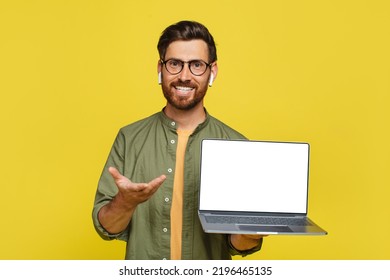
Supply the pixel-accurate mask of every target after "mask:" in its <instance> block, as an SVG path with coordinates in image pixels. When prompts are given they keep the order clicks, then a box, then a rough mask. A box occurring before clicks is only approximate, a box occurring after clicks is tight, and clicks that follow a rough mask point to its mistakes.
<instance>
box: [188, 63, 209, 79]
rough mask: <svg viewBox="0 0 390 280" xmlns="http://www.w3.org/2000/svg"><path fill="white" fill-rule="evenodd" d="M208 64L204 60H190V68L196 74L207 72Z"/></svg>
mask: <svg viewBox="0 0 390 280" xmlns="http://www.w3.org/2000/svg"><path fill="white" fill-rule="evenodd" d="M206 69H207V64H206V62H204V61H202V60H193V61H191V62H190V70H191V72H192V74H194V75H197V76H199V75H202V74H203V73H204V72H206Z"/></svg>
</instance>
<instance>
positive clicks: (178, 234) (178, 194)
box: [171, 130, 192, 260]
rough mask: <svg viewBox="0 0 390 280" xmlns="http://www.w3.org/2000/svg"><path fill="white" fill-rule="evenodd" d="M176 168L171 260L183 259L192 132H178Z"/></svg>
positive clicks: (172, 209)
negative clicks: (187, 164) (186, 172)
mask: <svg viewBox="0 0 390 280" xmlns="http://www.w3.org/2000/svg"><path fill="white" fill-rule="evenodd" d="M177 134H178V139H177V148H176V167H175V177H174V182H173V196H172V206H171V260H180V259H181V241H182V229H183V192H184V157H185V152H186V147H187V142H188V138H189V136H190V135H191V134H192V131H188V130H177Z"/></svg>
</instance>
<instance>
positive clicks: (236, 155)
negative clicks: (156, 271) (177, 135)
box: [199, 139, 327, 235]
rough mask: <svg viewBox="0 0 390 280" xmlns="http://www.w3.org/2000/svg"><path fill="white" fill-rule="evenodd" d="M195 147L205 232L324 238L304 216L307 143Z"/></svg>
mask: <svg viewBox="0 0 390 280" xmlns="http://www.w3.org/2000/svg"><path fill="white" fill-rule="evenodd" d="M201 145H202V146H201V178H200V199H199V218H200V221H201V223H202V227H203V230H204V231H205V232H208V233H240V234H265V235H271V234H311V235H323V234H327V232H326V231H325V230H323V229H321V228H320V227H319V226H317V225H316V224H315V223H314V222H313V221H311V220H310V219H309V218H308V217H307V208H308V206H307V201H308V175H309V147H310V146H309V144H308V143H296V142H270V141H249V140H226V139H205V140H203V141H202V144H201Z"/></svg>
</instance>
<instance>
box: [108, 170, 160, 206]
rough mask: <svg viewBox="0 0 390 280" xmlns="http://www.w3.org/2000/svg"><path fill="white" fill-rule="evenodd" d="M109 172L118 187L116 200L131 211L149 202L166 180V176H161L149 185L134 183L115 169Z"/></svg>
mask: <svg viewBox="0 0 390 280" xmlns="http://www.w3.org/2000/svg"><path fill="white" fill-rule="evenodd" d="M108 172H110V174H111V176H112V178H114V180H115V184H116V186H117V187H118V194H117V197H116V199H120V200H121V203H123V206H124V207H127V208H129V209H131V208H135V207H136V206H137V205H138V204H140V203H142V202H144V201H146V200H148V199H149V198H150V197H151V196H152V195H153V194H154V193H155V192H156V191H157V190H158V188H159V187H160V186H161V185H162V183H163V182H164V181H165V179H166V176H165V175H161V176H160V177H157V178H155V179H153V180H152V181H150V182H149V183H133V182H132V181H130V180H129V179H128V178H126V177H125V176H123V175H122V174H120V173H119V171H118V170H117V169H116V168H114V167H110V168H109V169H108Z"/></svg>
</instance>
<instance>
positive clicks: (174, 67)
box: [165, 59, 184, 75]
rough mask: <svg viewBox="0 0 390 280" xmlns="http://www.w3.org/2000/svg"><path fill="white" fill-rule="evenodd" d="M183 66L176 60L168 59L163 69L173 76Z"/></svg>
mask: <svg viewBox="0 0 390 280" xmlns="http://www.w3.org/2000/svg"><path fill="white" fill-rule="evenodd" d="M183 65H184V63H183V62H181V61H180V60H176V59H169V60H167V61H166V62H165V67H166V68H167V70H168V72H169V73H171V74H173V75H175V74H178V73H179V72H180V71H181V70H182V69H183Z"/></svg>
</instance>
